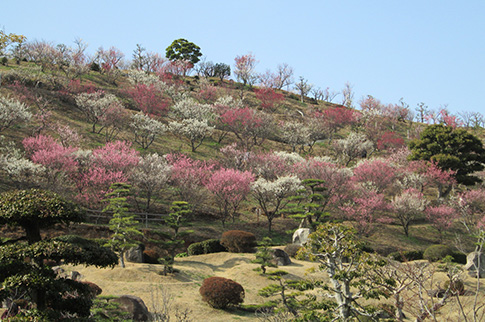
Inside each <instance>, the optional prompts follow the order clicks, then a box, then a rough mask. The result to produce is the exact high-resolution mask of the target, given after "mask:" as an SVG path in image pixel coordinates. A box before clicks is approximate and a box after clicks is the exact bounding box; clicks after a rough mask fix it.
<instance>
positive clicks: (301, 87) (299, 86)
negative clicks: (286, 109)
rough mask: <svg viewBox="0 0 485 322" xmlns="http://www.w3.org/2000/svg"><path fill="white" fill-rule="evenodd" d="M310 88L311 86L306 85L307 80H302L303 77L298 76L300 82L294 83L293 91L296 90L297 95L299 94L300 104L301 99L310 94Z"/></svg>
mask: <svg viewBox="0 0 485 322" xmlns="http://www.w3.org/2000/svg"><path fill="white" fill-rule="evenodd" d="M312 88H313V85H312V84H308V80H306V79H305V78H303V76H300V81H299V82H298V83H295V89H296V90H297V92H298V94H300V100H301V102H302V103H303V99H304V98H305V96H307V95H308V93H310V91H311V90H312Z"/></svg>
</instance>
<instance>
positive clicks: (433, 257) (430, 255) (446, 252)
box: [423, 245, 453, 262]
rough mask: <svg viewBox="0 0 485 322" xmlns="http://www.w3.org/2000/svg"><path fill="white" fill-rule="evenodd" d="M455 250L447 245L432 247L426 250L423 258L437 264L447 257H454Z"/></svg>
mask: <svg viewBox="0 0 485 322" xmlns="http://www.w3.org/2000/svg"><path fill="white" fill-rule="evenodd" d="M452 255H453V250H452V249H451V247H450V246H447V245H432V246H429V247H428V248H426V250H425V251H424V254H423V258H424V259H427V260H429V261H430V262H437V261H439V260H442V259H443V258H445V257H446V256H452Z"/></svg>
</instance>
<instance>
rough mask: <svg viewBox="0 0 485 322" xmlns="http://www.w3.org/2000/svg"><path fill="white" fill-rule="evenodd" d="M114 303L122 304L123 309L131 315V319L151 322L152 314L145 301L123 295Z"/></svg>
mask: <svg viewBox="0 0 485 322" xmlns="http://www.w3.org/2000/svg"><path fill="white" fill-rule="evenodd" d="M113 301H114V302H117V303H120V304H121V308H122V309H123V310H124V311H126V312H128V313H130V316H129V318H130V319H133V320H134V321H149V319H150V313H149V312H148V309H147V307H146V305H145V303H144V302H143V300H142V299H141V298H139V297H138V296H133V295H122V296H120V297H119V298H117V299H113Z"/></svg>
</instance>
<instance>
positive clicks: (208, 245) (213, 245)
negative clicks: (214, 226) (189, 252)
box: [201, 239, 226, 254]
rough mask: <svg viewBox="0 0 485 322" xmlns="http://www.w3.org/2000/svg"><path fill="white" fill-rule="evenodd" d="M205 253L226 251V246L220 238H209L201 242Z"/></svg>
mask: <svg viewBox="0 0 485 322" xmlns="http://www.w3.org/2000/svg"><path fill="white" fill-rule="evenodd" d="M201 244H202V248H203V249H204V254H212V253H220V252H225V251H226V248H225V247H224V246H222V245H221V242H220V241H219V239H207V240H204V241H202V242H201Z"/></svg>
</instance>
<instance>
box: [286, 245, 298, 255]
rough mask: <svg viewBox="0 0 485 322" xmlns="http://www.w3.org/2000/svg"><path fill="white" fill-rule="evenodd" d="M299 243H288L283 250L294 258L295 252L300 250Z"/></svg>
mask: <svg viewBox="0 0 485 322" xmlns="http://www.w3.org/2000/svg"><path fill="white" fill-rule="evenodd" d="M300 248H301V245H298V244H288V245H286V246H285V252H286V253H287V254H288V256H290V257H293V258H295V256H296V253H297V252H298V251H299V250H300Z"/></svg>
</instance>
